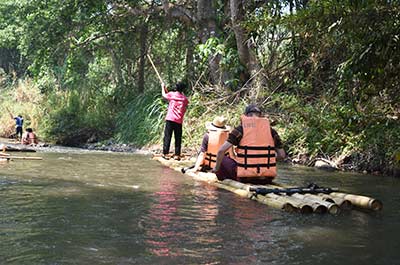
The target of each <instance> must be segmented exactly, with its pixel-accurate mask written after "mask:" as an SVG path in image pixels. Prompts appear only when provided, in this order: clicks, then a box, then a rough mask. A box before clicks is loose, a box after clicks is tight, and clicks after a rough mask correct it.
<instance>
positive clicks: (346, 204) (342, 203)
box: [317, 193, 353, 210]
mask: <svg viewBox="0 0 400 265" xmlns="http://www.w3.org/2000/svg"><path fill="white" fill-rule="evenodd" d="M317 195H318V196H319V197H321V198H322V199H323V200H324V201H328V202H332V203H336V204H337V205H338V206H339V207H340V209H342V210H351V208H353V205H352V204H351V202H350V201H349V200H346V199H343V198H339V197H333V196H330V195H329V194H325V193H318V194H317Z"/></svg>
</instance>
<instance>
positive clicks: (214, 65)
mask: <svg viewBox="0 0 400 265" xmlns="http://www.w3.org/2000/svg"><path fill="white" fill-rule="evenodd" d="M197 26H198V28H199V38H200V41H201V43H206V42H207V40H208V39H209V38H212V37H217V21H216V10H215V1H213V0H199V1H197ZM220 60H221V58H220V56H219V55H217V54H214V55H212V56H211V57H210V58H208V65H209V68H210V76H211V80H212V83H213V84H220V83H221V80H220V79H221V78H220V77H221V71H220V67H219V62H220Z"/></svg>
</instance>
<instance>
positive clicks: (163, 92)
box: [161, 83, 168, 98]
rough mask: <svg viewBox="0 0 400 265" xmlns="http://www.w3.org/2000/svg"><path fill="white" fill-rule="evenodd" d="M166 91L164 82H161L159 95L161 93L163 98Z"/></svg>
mask: <svg viewBox="0 0 400 265" xmlns="http://www.w3.org/2000/svg"><path fill="white" fill-rule="evenodd" d="M167 93H168V89H167V87H166V86H165V84H164V83H161V95H162V97H163V98H165V97H166V95H167Z"/></svg>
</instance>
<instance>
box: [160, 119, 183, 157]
mask: <svg viewBox="0 0 400 265" xmlns="http://www.w3.org/2000/svg"><path fill="white" fill-rule="evenodd" d="M172 133H173V134H174V136H175V155H181V144H182V124H179V123H176V122H173V121H166V123H165V130H164V145H163V154H164V155H166V154H168V153H169V146H170V145H171V138H172Z"/></svg>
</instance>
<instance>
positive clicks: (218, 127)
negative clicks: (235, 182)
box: [189, 116, 231, 172]
mask: <svg viewBox="0 0 400 265" xmlns="http://www.w3.org/2000/svg"><path fill="white" fill-rule="evenodd" d="M206 129H207V132H206V133H205V134H204V136H203V141H202V143H201V147H200V152H199V155H198V156H197V160H196V163H195V165H194V167H193V169H190V170H189V171H194V172H195V171H199V170H202V171H206V170H210V169H212V168H213V167H214V166H215V162H216V158H217V152H218V150H219V148H220V147H221V145H222V144H223V143H224V142H225V141H226V140H227V139H228V135H229V132H230V130H231V127H230V126H227V125H226V119H225V117H223V116H216V117H215V118H214V119H213V121H212V122H207V123H206Z"/></svg>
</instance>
